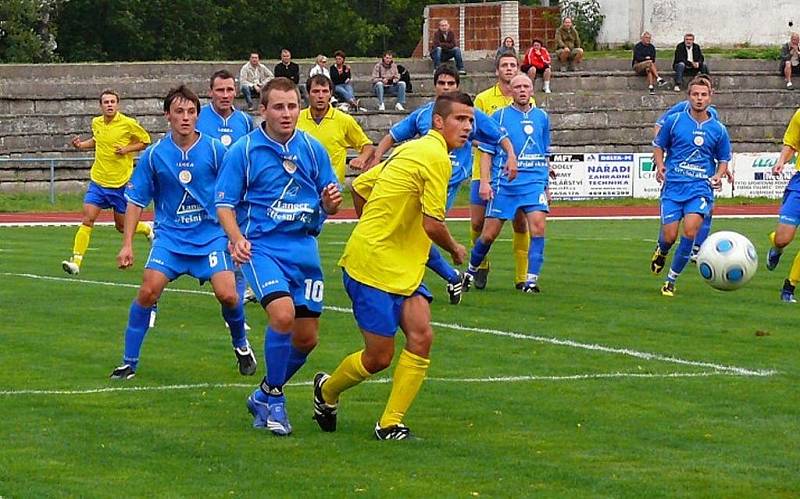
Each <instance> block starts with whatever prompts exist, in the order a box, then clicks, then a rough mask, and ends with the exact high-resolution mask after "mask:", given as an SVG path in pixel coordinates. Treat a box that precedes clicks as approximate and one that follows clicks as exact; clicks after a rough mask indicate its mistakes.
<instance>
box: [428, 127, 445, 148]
mask: <svg viewBox="0 0 800 499" xmlns="http://www.w3.org/2000/svg"><path fill="white" fill-rule="evenodd" d="M428 135H429V136H431V137H433V138H434V139H436V141H437V142H439V144H441V146H442V147H444V148H445V150H447V141H445V140H444V135H442V134H441V133H439V132H437V131H436V130H434V129H432V128H431V130H430V131H429V132H428Z"/></svg>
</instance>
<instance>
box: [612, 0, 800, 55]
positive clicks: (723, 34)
mask: <svg viewBox="0 0 800 499" xmlns="http://www.w3.org/2000/svg"><path fill="white" fill-rule="evenodd" d="M600 5H601V8H602V11H603V13H604V14H605V16H606V19H605V23H604V25H603V28H602V30H601V31H600V35H599V37H598V38H599V42H600V43H601V44H608V45H611V46H619V45H622V44H624V43H636V42H637V41H639V34H640V33H641V32H642V31H644V30H647V31H650V32H651V33H653V43H654V44H655V45H656V46H658V47H674V46H675V45H677V44H678V43H679V42H680V41H681V40H682V39H683V34H684V33H686V32H693V33H694V34H695V36H696V40H697V43H699V44H700V45H701V46H704V47H711V46H734V45H741V44H745V43H747V44H750V45H778V44H783V43H785V42H786V41H787V40H788V38H789V33H790V32H791V31H800V2H798V0H703V1H695V0H600ZM789 23H792V26H789Z"/></svg>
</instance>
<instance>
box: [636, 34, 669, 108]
mask: <svg viewBox="0 0 800 499" xmlns="http://www.w3.org/2000/svg"><path fill="white" fill-rule="evenodd" d="M652 38H653V37H652V35H651V34H650V32H649V31H645V32H644V33H642V40H641V41H640V42H639V43H637V44H636V45H634V46H633V60H632V61H631V66H633V71H634V72H635V73H636V74H637V75H644V76H646V77H647V90H648V91H649V92H650V95H653V94H655V93H656V89H655V83H658V86H659V87H660V86H663V85H664V84H666V80H664V78H662V77H660V76H659V75H658V69H656V48H655V47H654V46H653V44H652V43H650V40H651V39H652Z"/></svg>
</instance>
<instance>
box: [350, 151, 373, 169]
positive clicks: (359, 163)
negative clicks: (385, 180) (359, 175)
mask: <svg viewBox="0 0 800 499" xmlns="http://www.w3.org/2000/svg"><path fill="white" fill-rule="evenodd" d="M371 161H372V156H371V155H370V157H369V159H366V160H364V159H361V158H360V157H358V158H353V159H352V160H350V168H352V169H353V170H366V169H367V168H366V166H367V165H368V164H369V163H370V162H371Z"/></svg>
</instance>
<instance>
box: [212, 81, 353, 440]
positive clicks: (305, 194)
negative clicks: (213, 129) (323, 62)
mask: <svg viewBox="0 0 800 499" xmlns="http://www.w3.org/2000/svg"><path fill="white" fill-rule="evenodd" d="M259 110H260V112H261V116H262V117H263V118H264V122H263V123H262V124H261V127H259V128H258V129H256V130H254V131H253V132H251V133H249V134H248V135H246V136H245V137H244V138H242V139H240V140H239V141H238V142H237V143H236V144H234V145H233V146H232V147H231V148H230V150H229V151H228V153H227V154H226V156H225V162H224V164H223V167H222V171H221V172H220V174H219V176H218V178H217V186H216V191H217V197H216V206H217V213H218V215H219V219H220V223H222V226H223V227H224V228H225V232H226V233H227V234H228V239H229V241H230V245H229V247H230V249H231V254H232V255H233V258H234V260H235V261H236V262H237V263H239V264H241V265H242V270H243V271H244V274H245V276H246V277H247V281H248V282H249V283H250V286H252V288H253V290H254V291H255V293H256V296H257V297H258V301H259V302H260V303H261V305H262V306H263V307H264V310H265V312H266V313H267V315H268V317H269V325H268V326H267V329H266V332H265V334H264V357H265V360H266V366H267V374H266V376H265V377H264V379H263V381H262V382H261V385H260V386H259V387H258V388H256V389H255V391H254V392H253V393H252V394H251V395H250V396H249V397H248V399H247V408H248V410H249V411H250V413H251V414H252V415H253V418H254V419H253V426H254V427H256V428H266V429H269V430H270V431H271V432H272V433H273V434H275V435H281V436H283V435H289V434H290V433H291V432H292V426H291V424H290V423H289V418H288V416H287V414H286V406H285V403H286V398H285V396H284V393H283V387H284V385H285V384H286V383H287V382H288V381H289V380H290V379H291V377H292V376H293V375H294V373H296V372H297V370H298V369H300V368H301V367H302V366H303V364H304V363H305V361H306V358H307V357H308V355H309V353H311V350H313V349H314V347H315V346H316V344H317V336H318V332H319V317H320V315H321V314H322V298H323V281H322V267H321V264H320V257H319V249H318V247H317V240H316V235H317V234H318V233H319V230H320V228H321V225H322V221H323V220H324V218H325V217H326V216H327V215H328V214H332V213H335V212H336V211H337V209H338V206H339V204H340V203H341V201H342V195H341V193H340V192H339V185H338V183H337V181H336V174H335V173H334V171H333V168H332V167H331V162H330V157H329V156H328V153H327V152H326V151H325V148H324V147H323V146H322V144H320V143H319V142H318V141H317V140H316V139H314V138H313V137H311V136H310V135H308V134H306V133H305V132H303V131H301V130H296V129H295V126H296V124H297V118H298V115H299V114H300V94H299V93H298V91H297V86H296V85H295V84H294V83H293V82H292V81H291V80H289V79H287V78H275V79H274V80H271V81H270V82H269V83H268V84H267V85H266V87H265V88H264V90H262V92H261V105H260V106H259Z"/></svg>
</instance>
